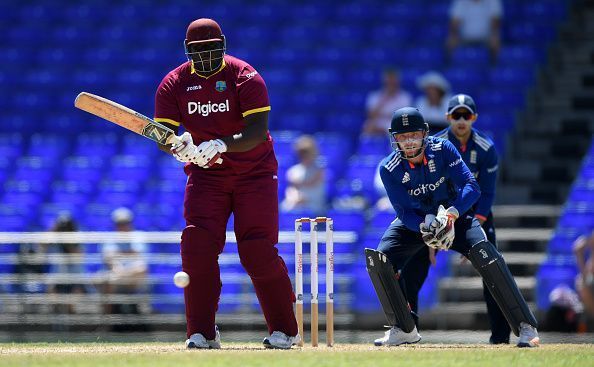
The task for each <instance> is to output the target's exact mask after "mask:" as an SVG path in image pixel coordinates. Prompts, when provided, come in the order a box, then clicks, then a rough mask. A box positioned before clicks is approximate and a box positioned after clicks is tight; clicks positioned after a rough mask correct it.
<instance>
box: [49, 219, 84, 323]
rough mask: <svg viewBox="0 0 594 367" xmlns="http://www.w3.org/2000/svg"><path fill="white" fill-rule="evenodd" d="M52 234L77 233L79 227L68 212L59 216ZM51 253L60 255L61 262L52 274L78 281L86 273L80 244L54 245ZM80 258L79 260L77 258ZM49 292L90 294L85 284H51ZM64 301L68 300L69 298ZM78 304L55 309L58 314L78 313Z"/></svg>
mask: <svg viewBox="0 0 594 367" xmlns="http://www.w3.org/2000/svg"><path fill="white" fill-rule="evenodd" d="M50 231H52V232H76V231H78V225H77V224H76V222H75V221H74V219H73V218H72V216H71V214H70V213H68V212H63V213H60V214H59V215H58V218H56V221H55V222H54V224H53V226H52V228H51V229H50ZM48 252H49V253H52V254H60V255H63V256H60V259H58V260H59V261H56V262H54V263H53V264H52V266H51V270H50V271H51V272H52V273H56V274H61V275H69V276H70V279H71V280H75V279H78V278H79V277H78V276H77V274H78V275H81V274H83V273H84V269H83V265H82V264H83V263H82V261H83V259H82V256H83V252H82V250H81V247H80V244H78V243H54V244H51V245H50V246H49V249H48ZM77 257H78V258H77ZM47 292H48V293H50V294H77V295H79V294H85V293H88V288H87V286H86V285H85V284H80V283H79V284H76V283H72V282H63V283H58V284H51V285H49V286H48V289H47ZM64 300H68V298H67V297H65V298H64ZM76 311H77V310H76V303H75V302H68V303H60V304H56V305H55V307H54V312H56V313H68V314H73V313H76Z"/></svg>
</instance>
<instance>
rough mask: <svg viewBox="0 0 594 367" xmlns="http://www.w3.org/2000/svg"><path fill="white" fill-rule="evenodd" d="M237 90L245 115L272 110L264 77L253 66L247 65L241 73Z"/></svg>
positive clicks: (242, 111) (242, 112) (241, 108)
mask: <svg viewBox="0 0 594 367" xmlns="http://www.w3.org/2000/svg"><path fill="white" fill-rule="evenodd" d="M237 91H238V93H239V105H240V110H241V115H242V116H243V117H246V116H248V115H251V114H253V113H257V112H263V111H270V100H269V99H268V89H267V88H266V83H265V82H264V78H262V76H261V75H260V74H258V72H257V71H256V70H255V69H254V68H252V67H251V66H249V65H246V66H245V67H244V68H243V69H242V70H241V72H240V73H239V77H238V78H237Z"/></svg>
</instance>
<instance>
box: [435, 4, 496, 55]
mask: <svg viewBox="0 0 594 367" xmlns="http://www.w3.org/2000/svg"><path fill="white" fill-rule="evenodd" d="M502 16H503V6H502V5H501V1H500V0H454V1H453V2H452V6H451V7H450V30H449V35H448V39H447V43H446V47H447V50H448V53H449V54H450V56H451V53H452V52H453V51H454V49H455V48H456V47H458V46H460V45H486V46H487V47H488V48H489V51H490V52H491V61H492V63H495V62H496V61H497V55H498V54H499V49H500V47H501V36H500V30H501V18H502Z"/></svg>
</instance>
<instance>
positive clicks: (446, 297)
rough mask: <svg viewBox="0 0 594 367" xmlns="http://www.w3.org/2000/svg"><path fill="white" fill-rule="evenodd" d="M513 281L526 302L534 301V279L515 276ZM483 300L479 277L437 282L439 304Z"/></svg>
mask: <svg viewBox="0 0 594 367" xmlns="http://www.w3.org/2000/svg"><path fill="white" fill-rule="evenodd" d="M514 278H515V281H516V283H517V285H518V288H519V289H520V292H522V295H523V296H524V299H526V301H528V302H530V301H532V300H534V287H535V286H536V279H535V278H534V277H533V276H515V277H514ZM482 299H483V281H482V279H481V278H480V277H479V276H474V277H448V278H444V279H441V280H440V281H439V300H440V302H478V301H481V300H482Z"/></svg>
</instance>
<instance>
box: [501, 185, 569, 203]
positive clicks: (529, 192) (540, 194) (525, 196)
mask: <svg viewBox="0 0 594 367" xmlns="http://www.w3.org/2000/svg"><path fill="white" fill-rule="evenodd" d="M535 185H538V186H535ZM568 191H569V184H565V185H559V183H546V182H544V183H543V182H540V183H537V184H533V183H526V182H524V183H518V182H511V181H508V182H503V183H502V184H501V185H500V186H499V188H498V189H497V197H496V203H498V204H525V205H528V204H548V205H559V204H562V203H564V202H565V198H566V197H567V193H568Z"/></svg>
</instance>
